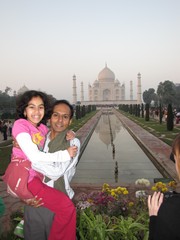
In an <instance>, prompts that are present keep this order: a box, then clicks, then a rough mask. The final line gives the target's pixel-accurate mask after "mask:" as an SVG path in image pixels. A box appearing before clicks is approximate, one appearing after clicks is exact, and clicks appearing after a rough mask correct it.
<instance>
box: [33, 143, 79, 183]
mask: <svg viewBox="0 0 180 240" xmlns="http://www.w3.org/2000/svg"><path fill="white" fill-rule="evenodd" d="M70 145H71V146H74V145H75V146H77V148H78V151H77V154H76V156H75V157H74V158H72V159H71V160H70V161H69V162H54V163H52V164H49V163H46V162H43V163H40V162H37V163H33V164H32V167H33V169H34V170H36V171H38V172H40V173H42V174H44V175H46V176H47V177H49V178H50V179H52V180H54V181H55V180H57V179H58V178H59V177H61V176H63V175H64V174H65V173H67V172H68V171H69V170H70V169H72V168H73V167H74V168H75V167H76V165H77V162H78V157H79V153H80V141H79V139H77V138H74V139H73V140H71V141H70Z"/></svg>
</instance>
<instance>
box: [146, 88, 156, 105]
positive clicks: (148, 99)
mask: <svg viewBox="0 0 180 240" xmlns="http://www.w3.org/2000/svg"><path fill="white" fill-rule="evenodd" d="M155 99H156V93H155V90H154V88H149V89H148V90H146V91H144V92H143V101H144V102H145V103H149V104H150V103H151V101H152V100H155Z"/></svg>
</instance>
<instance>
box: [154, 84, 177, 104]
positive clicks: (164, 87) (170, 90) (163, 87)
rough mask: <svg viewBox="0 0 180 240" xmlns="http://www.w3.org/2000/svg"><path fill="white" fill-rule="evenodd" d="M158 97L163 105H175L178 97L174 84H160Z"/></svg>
mask: <svg viewBox="0 0 180 240" xmlns="http://www.w3.org/2000/svg"><path fill="white" fill-rule="evenodd" d="M157 95H158V98H159V101H160V102H161V103H162V104H165V105H167V104H169V103H171V104H172V103H173V102H174V100H175V97H176V87H175V85H174V83H173V82H171V81H169V80H166V81H164V82H163V83H162V82H160V83H159V85H158V88H157Z"/></svg>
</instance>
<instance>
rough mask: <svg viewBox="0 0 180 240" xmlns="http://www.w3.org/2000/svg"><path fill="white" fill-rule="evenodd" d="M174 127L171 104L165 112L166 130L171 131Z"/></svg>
mask: <svg viewBox="0 0 180 240" xmlns="http://www.w3.org/2000/svg"><path fill="white" fill-rule="evenodd" d="M173 127H174V115H173V110H172V106H171V104H168V110H167V130H168V131H172V130H173Z"/></svg>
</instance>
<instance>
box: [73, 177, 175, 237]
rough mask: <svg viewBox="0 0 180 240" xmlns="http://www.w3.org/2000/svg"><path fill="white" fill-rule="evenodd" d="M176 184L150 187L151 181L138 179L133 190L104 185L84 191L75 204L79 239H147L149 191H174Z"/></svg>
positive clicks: (160, 184)
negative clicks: (95, 189) (96, 189)
mask: <svg viewBox="0 0 180 240" xmlns="http://www.w3.org/2000/svg"><path fill="white" fill-rule="evenodd" d="M175 186H176V185H175V183H174V182H173V181H171V182H169V183H162V182H158V183H156V184H154V185H153V186H150V182H149V181H148V180H146V179H138V180H137V181H136V183H135V191H133V192H129V191H128V189H127V188H125V187H117V188H111V187H110V186H109V185H108V184H104V185H103V187H102V190H101V191H92V192H90V193H88V194H87V193H81V194H80V195H79V197H78V199H77V204H76V207H77V236H78V239H82V240H92V239H97V240H106V239H107V240H109V239H112V240H114V239H121V240H126V239H127V240H136V239H137V240H140V239H142V240H146V239H148V235H149V231H148V226H149V216H148V207H147V196H148V194H149V193H152V191H162V192H167V191H172V190H173V189H174V188H175Z"/></svg>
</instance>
